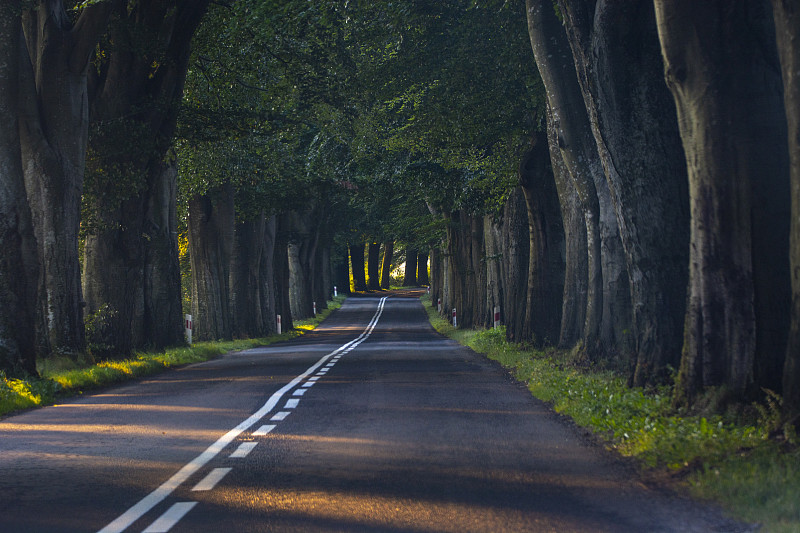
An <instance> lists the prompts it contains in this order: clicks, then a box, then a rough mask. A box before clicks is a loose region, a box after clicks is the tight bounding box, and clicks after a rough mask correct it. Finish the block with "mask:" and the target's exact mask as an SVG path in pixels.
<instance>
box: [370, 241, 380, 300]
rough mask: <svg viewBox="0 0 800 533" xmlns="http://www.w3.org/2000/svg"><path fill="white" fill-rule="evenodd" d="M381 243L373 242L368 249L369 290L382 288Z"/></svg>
mask: <svg viewBox="0 0 800 533" xmlns="http://www.w3.org/2000/svg"><path fill="white" fill-rule="evenodd" d="M380 269H381V243H379V242H371V243H369V247H368V249H367V273H368V275H367V290H370V291H379V290H381V279H380Z"/></svg>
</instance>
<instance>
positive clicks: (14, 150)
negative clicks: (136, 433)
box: [0, 2, 39, 376]
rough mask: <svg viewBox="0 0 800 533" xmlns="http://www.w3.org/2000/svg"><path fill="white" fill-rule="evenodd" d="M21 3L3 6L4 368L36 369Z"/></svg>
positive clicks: (0, 269)
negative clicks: (22, 120)
mask: <svg viewBox="0 0 800 533" xmlns="http://www.w3.org/2000/svg"><path fill="white" fill-rule="evenodd" d="M19 9H20V4H19V2H4V3H3V4H2V5H0V124H3V127H2V128H0V249H2V250H3V253H2V254H0V301H2V302H3V305H2V306H0V371H2V372H5V373H6V374H7V375H8V376H18V375H21V374H24V373H28V374H32V375H35V374H36V314H37V313H36V311H37V301H38V300H37V297H38V295H37V285H38V281H39V262H38V256H37V247H36V238H35V236H34V232H33V223H32V220H31V213H30V208H29V206H28V200H27V198H26V196H25V176H24V173H23V170H22V154H21V148H20V141H19V135H18V127H17V126H18V124H19V122H18V116H19V111H20V108H19V106H20V102H19V60H20V55H21V52H20V38H19V32H20V15H19Z"/></svg>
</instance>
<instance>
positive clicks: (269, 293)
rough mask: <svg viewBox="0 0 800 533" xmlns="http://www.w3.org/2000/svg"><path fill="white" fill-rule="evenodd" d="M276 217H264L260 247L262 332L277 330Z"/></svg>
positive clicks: (266, 333) (259, 284) (267, 332)
mask: <svg viewBox="0 0 800 533" xmlns="http://www.w3.org/2000/svg"><path fill="white" fill-rule="evenodd" d="M276 231H277V217H276V216H275V215H272V216H269V217H265V223H264V244H263V246H262V247H261V265H260V266H261V268H260V269H259V272H258V276H259V280H258V286H259V288H258V292H259V294H260V295H261V317H262V320H263V325H262V326H261V330H262V331H263V332H264V333H263V334H265V335H268V334H271V333H274V332H275V331H276V330H277V317H276V316H275V315H276V314H277V311H276V306H277V304H276V301H277V298H276V294H275V293H276V291H275V248H276V241H277V235H276Z"/></svg>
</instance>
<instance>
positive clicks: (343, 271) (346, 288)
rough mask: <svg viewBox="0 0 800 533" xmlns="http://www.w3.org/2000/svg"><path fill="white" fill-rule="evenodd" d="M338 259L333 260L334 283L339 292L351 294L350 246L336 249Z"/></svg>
mask: <svg viewBox="0 0 800 533" xmlns="http://www.w3.org/2000/svg"><path fill="white" fill-rule="evenodd" d="M336 258H337V259H336V260H335V261H334V262H333V285H334V286H335V287H336V292H337V293H339V294H350V255H349V253H348V248H347V247H346V246H345V247H342V248H338V247H337V249H336Z"/></svg>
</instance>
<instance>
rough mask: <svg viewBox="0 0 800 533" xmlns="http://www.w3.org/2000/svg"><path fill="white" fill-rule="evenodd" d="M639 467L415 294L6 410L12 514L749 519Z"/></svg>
mask: <svg viewBox="0 0 800 533" xmlns="http://www.w3.org/2000/svg"><path fill="white" fill-rule="evenodd" d="M746 529H747V528H746V527H745V526H743V525H741V524H737V523H735V522H732V521H729V520H727V519H725V518H724V517H723V516H722V515H721V514H720V513H719V512H718V511H717V510H715V509H714V508H712V507H708V506H705V505H701V504H699V503H695V502H691V501H688V500H685V499H681V498H677V497H675V496H671V495H670V494H669V493H667V492H665V491H661V490H654V489H652V488H646V487H645V486H643V485H642V484H641V483H638V482H637V481H636V479H635V476H633V475H632V474H631V472H630V470H628V469H626V468H624V467H622V466H620V464H619V463H618V462H616V461H614V460H613V458H612V457H611V456H610V455H609V454H608V452H605V451H604V450H602V449H601V448H600V447H598V446H597V445H595V444H592V443H591V442H589V441H588V439H586V438H584V437H583V436H582V434H581V432H580V431H578V430H576V429H575V428H573V427H572V426H571V425H570V424H568V423H565V422H564V421H563V420H561V419H560V418H559V417H558V416H557V415H555V414H553V413H552V412H551V411H550V410H549V409H548V408H547V407H546V406H545V405H544V404H542V403H541V402H539V401H537V400H535V399H533V398H532V397H531V396H530V394H529V393H528V392H527V390H526V389H525V388H524V387H523V386H521V385H519V384H516V383H514V382H513V381H511V380H510V379H509V378H508V377H507V375H506V374H505V373H504V371H503V370H502V369H500V368H499V367H498V366H496V365H495V364H493V363H491V362H488V361H486V360H485V359H484V358H483V357H481V356H479V355H476V354H475V353H474V352H472V351H471V350H468V349H466V348H463V347H460V346H459V345H457V344H456V343H454V342H452V341H450V340H448V339H445V338H443V337H441V336H439V335H438V334H437V333H435V332H434V331H433V330H432V329H431V327H430V326H429V324H428V322H427V319H426V315H425V313H424V310H423V309H422V307H421V305H420V303H419V301H418V300H417V299H416V298H404V297H400V296H399V295H397V294H394V295H391V296H389V297H388V298H384V297H364V298H350V299H348V300H347V301H346V302H345V304H344V305H343V307H342V308H341V309H340V310H338V311H336V312H335V313H334V314H333V315H331V317H330V318H329V319H328V320H326V321H325V322H324V323H323V324H322V325H321V326H320V327H319V328H318V329H317V330H315V331H314V332H312V333H309V334H307V335H304V336H303V337H301V338H298V339H295V340H293V341H290V342H285V343H281V344H276V345H272V346H269V347H265V348H260V349H254V350H248V351H245V352H238V353H233V354H229V355H226V356H224V357H221V358H218V359H216V360H214V361H210V362H207V363H202V364H196V365H191V366H187V367H184V368H182V369H179V370H175V371H171V372H167V373H165V374H162V375H160V376H157V377H154V378H148V379H145V380H141V381H138V382H135V383H132V384H127V385H124V386H119V387H115V388H112V389H107V390H105V391H103V392H100V393H98V394H93V395H91V396H88V395H87V396H84V397H82V398H79V399H76V400H71V401H68V402H65V403H64V404H62V405H57V406H53V407H48V408H44V409H38V410H35V411H30V412H27V413H24V414H20V415H17V416H12V417H8V418H6V419H5V420H2V421H0V531H2V532H3V533H8V532H24V533H33V532H48V533H51V532H67V531H82V532H83V531H104V532H111V531H137V532H140V531H147V532H158V531H174V532H206V531H208V532H231V533H234V532H247V531H253V532H268V531H324V532H328V531H347V532H349V531H367V532H378V531H388V532H408V533H411V532H415V533H416V532H429V531H446V532H449V531H452V532H459V533H460V532H468V531H492V532H496V531H558V532H563V531H636V532H640V531H743V530H746Z"/></svg>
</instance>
